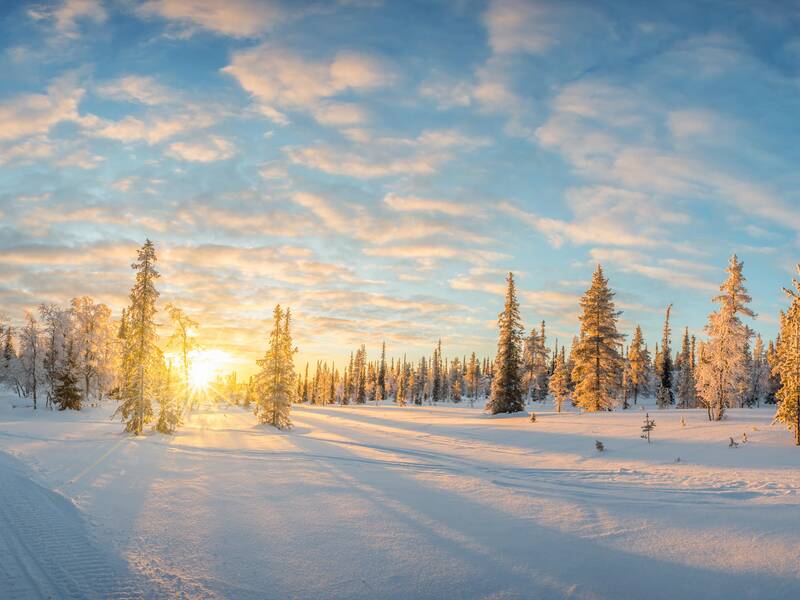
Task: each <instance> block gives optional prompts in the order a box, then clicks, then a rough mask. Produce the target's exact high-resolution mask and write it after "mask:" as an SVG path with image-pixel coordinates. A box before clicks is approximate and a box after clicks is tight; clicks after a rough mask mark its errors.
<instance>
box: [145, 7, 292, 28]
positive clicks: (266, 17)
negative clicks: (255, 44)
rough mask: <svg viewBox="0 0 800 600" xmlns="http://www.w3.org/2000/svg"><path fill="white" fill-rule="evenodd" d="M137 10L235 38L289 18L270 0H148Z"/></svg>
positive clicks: (146, 14) (149, 15)
mask: <svg viewBox="0 0 800 600" xmlns="http://www.w3.org/2000/svg"><path fill="white" fill-rule="evenodd" d="M137 12H138V13H139V14H140V15H141V16H143V17H153V16H157V17H161V18H163V19H167V20H169V21H175V22H177V23H179V24H180V25H182V26H184V27H189V28H191V27H200V28H203V29H206V30H208V31H212V32H214V33H218V34H221V35H227V36H232V37H255V36H258V35H260V34H262V33H264V32H266V31H269V30H270V29H271V28H272V27H274V26H275V25H276V24H277V23H279V22H280V21H282V20H283V19H284V18H285V17H286V12H285V10H284V9H283V8H282V7H281V6H280V5H279V4H278V3H277V2H271V1H269V0H225V2H220V1H219V0H147V1H146V2H144V3H143V4H140V5H139V6H138V7H137ZM188 33H191V29H189V31H188Z"/></svg>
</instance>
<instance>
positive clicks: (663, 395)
mask: <svg viewBox="0 0 800 600" xmlns="http://www.w3.org/2000/svg"><path fill="white" fill-rule="evenodd" d="M671 310H672V304H670V305H669V306H667V313H666V315H665V317H664V329H663V332H662V335H661V354H660V355H659V357H658V368H657V370H656V373H657V375H658V389H657V390H656V404H658V407H659V408H668V407H669V406H670V405H672V404H673V403H674V402H675V396H674V394H673V393H672V369H673V365H672V347H671V342H670V335H671V334H672V330H671V329H670V326H669V313H670V311H671Z"/></svg>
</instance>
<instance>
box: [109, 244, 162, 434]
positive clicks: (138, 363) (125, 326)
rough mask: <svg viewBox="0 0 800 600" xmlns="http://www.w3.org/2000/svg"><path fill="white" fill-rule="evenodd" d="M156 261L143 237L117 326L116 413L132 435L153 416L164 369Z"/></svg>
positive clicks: (154, 253)
mask: <svg viewBox="0 0 800 600" xmlns="http://www.w3.org/2000/svg"><path fill="white" fill-rule="evenodd" d="M156 260H157V259H156V248H155V246H154V245H153V242H151V241H150V240H146V241H145V243H144V245H143V246H142V247H141V248H140V249H139V251H138V254H137V260H136V262H134V263H132V264H131V268H132V269H134V270H135V271H136V282H135V283H134V286H133V288H132V289H131V293H130V306H129V307H128V308H127V310H126V311H125V314H124V316H123V323H122V325H121V327H120V334H121V335H122V336H123V337H122V339H121V343H122V367H121V368H122V370H123V377H122V385H121V386H120V389H119V399H120V405H119V407H118V408H117V413H119V414H120V416H121V417H122V420H123V422H124V423H125V430H126V431H129V432H131V433H134V434H135V435H139V434H140V433H142V430H143V429H144V426H145V425H146V424H147V423H148V422H150V420H151V419H152V417H153V401H154V400H157V398H158V395H159V392H160V388H161V382H162V371H163V368H164V359H163V355H162V353H161V350H159V348H158V346H157V340H158V335H157V333H156V322H155V315H156V299H157V298H158V291H157V290H156V287H155V282H156V279H158V278H159V277H160V275H159V273H158V271H156ZM117 413H115V414H117Z"/></svg>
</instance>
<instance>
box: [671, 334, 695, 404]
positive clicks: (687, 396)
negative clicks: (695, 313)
mask: <svg viewBox="0 0 800 600" xmlns="http://www.w3.org/2000/svg"><path fill="white" fill-rule="evenodd" d="M692 354H693V353H692V345H691V341H690V338H689V328H688V327H687V328H686V330H685V331H684V333H683V342H682V344H681V352H680V354H679V355H678V356H679V360H678V364H679V368H678V378H677V382H676V391H677V395H678V408H693V407H694V398H695V380H694V359H693V356H692Z"/></svg>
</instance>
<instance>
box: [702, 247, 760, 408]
mask: <svg viewBox="0 0 800 600" xmlns="http://www.w3.org/2000/svg"><path fill="white" fill-rule="evenodd" d="M743 266H744V265H743V263H742V262H740V261H739V259H738V258H737V257H736V255H735V254H734V255H733V256H732V257H731V259H730V262H729V263H728V268H727V269H726V272H727V273H728V278H727V279H726V280H725V282H724V283H723V284H722V285H721V286H720V291H721V292H722V293H721V294H720V295H718V296H716V297H715V298H714V301H715V302H718V303H719V304H720V308H719V310H718V311H716V312H713V313H711V314H710V315H709V317H708V325H706V333H708V336H709V339H708V341H707V342H706V343H705V344H703V346H702V349H701V353H700V360H699V363H698V365H697V370H696V374H695V376H696V379H697V394H698V396H699V397H700V399H701V400H702V402H703V404H704V405H705V407H706V409H707V411H708V418H709V420H714V421H719V420H721V419H722V417H723V416H724V414H725V409H726V408H727V407H729V406H733V405H735V404H736V403H737V402H738V401H740V400H741V395H742V393H743V390H744V389H745V388H746V380H747V371H746V363H747V360H746V353H747V346H748V341H749V339H750V336H751V335H752V332H751V331H750V329H749V328H748V327H747V326H746V325H744V323H742V321H741V319H740V318H739V315H746V316H749V317H754V316H755V314H754V313H753V311H752V310H751V309H750V308H749V307H748V306H747V305H748V304H749V303H750V296H749V295H748V294H747V290H746V289H745V287H744V282H745V278H744V276H743V275H742V267H743Z"/></svg>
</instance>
